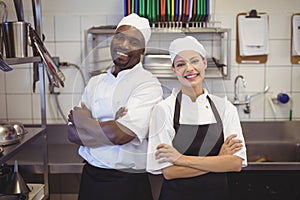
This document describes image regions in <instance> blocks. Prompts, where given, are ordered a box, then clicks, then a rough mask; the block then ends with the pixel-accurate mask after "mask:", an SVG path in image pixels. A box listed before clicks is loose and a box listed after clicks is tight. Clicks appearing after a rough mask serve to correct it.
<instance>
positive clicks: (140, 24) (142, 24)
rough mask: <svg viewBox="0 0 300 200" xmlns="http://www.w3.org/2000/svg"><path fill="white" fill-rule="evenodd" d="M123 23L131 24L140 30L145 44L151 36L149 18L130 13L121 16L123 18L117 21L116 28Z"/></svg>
mask: <svg viewBox="0 0 300 200" xmlns="http://www.w3.org/2000/svg"><path fill="white" fill-rule="evenodd" d="M123 25H129V26H133V27H135V28H136V29H138V30H139V31H141V33H142V34H143V36H144V39H145V45H146V44H147V42H148V41H149V39H150V36H151V28H150V25H149V20H148V19H147V18H144V17H140V16H138V15H137V14H135V13H132V14H130V15H128V16H126V17H123V19H121V21H120V22H119V24H118V26H117V28H119V27H120V26H123Z"/></svg>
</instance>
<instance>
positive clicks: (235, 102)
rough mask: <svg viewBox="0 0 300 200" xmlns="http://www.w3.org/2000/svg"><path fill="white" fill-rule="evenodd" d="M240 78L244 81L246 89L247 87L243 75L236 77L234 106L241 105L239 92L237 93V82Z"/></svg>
mask: <svg viewBox="0 0 300 200" xmlns="http://www.w3.org/2000/svg"><path fill="white" fill-rule="evenodd" d="M239 78H240V79H242V81H243V86H244V88H245V87H246V84H247V83H246V81H245V79H244V77H243V76H242V75H238V76H237V77H235V80H234V99H233V100H234V101H233V104H234V105H240V100H239V97H238V92H237V81H238V79H239Z"/></svg>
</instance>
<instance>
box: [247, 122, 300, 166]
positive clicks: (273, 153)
mask: <svg viewBox="0 0 300 200" xmlns="http://www.w3.org/2000/svg"><path fill="white" fill-rule="evenodd" d="M241 124H242V129H243V134H244V137H245V141H246V147H247V158H248V166H249V169H274V170H278V169H279V170H280V169H283V168H284V169H295V170H299V169H300V121H276V122H242V123H241Z"/></svg>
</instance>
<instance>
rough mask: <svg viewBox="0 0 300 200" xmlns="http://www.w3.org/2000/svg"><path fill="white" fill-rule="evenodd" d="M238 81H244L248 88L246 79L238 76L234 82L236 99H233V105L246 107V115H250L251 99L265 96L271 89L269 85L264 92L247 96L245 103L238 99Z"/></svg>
mask: <svg viewBox="0 0 300 200" xmlns="http://www.w3.org/2000/svg"><path fill="white" fill-rule="evenodd" d="M238 79H242V81H243V86H244V87H246V81H245V79H244V77H243V76H242V75H238V76H237V77H236V78H235V80H234V99H233V102H232V103H233V105H235V106H240V105H245V106H246V107H245V108H244V113H246V114H249V113H250V102H251V98H252V97H255V96H257V95H260V94H264V93H266V92H268V91H269V89H270V87H269V86H268V85H267V86H266V87H265V89H264V91H262V92H257V93H255V94H253V95H248V94H247V95H246V96H245V101H242V102H241V101H240V100H239V97H238V92H237V82H238Z"/></svg>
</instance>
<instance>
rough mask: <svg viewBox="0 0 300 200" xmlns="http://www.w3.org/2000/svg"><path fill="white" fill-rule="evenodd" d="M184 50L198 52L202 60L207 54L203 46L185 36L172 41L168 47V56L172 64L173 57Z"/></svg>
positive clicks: (190, 37)
mask: <svg viewBox="0 0 300 200" xmlns="http://www.w3.org/2000/svg"><path fill="white" fill-rule="evenodd" d="M186 50H193V51H196V52H198V53H199V54H200V55H201V56H202V57H203V58H205V57H206V55H207V53H206V50H205V48H204V47H203V45H202V44H201V43H200V42H199V41H198V40H197V39H196V38H194V37H192V36H185V37H183V38H177V39H175V40H173V41H172V42H171V44H170V47H169V54H170V56H171V61H172V63H173V61H174V58H175V56H176V55H177V54H178V53H180V52H182V51H186Z"/></svg>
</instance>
